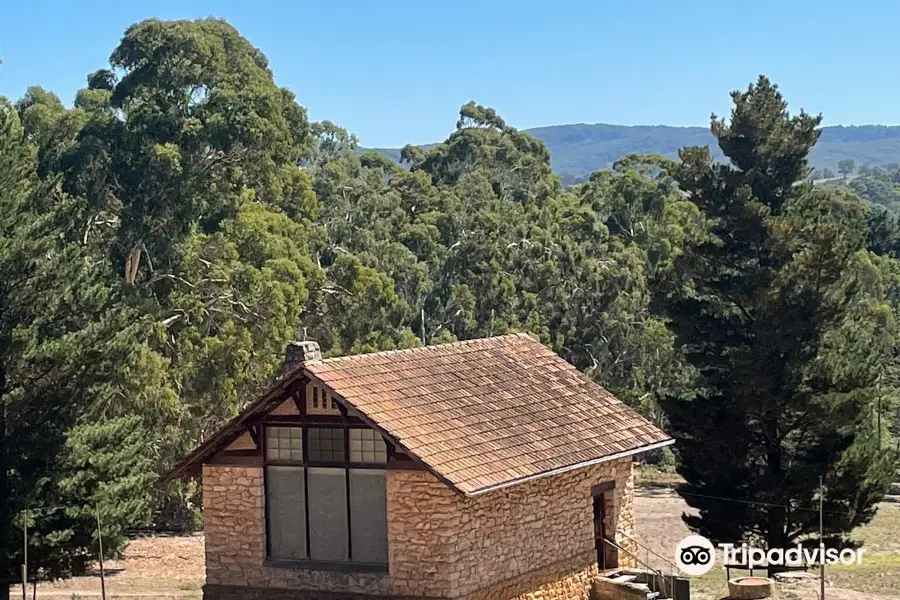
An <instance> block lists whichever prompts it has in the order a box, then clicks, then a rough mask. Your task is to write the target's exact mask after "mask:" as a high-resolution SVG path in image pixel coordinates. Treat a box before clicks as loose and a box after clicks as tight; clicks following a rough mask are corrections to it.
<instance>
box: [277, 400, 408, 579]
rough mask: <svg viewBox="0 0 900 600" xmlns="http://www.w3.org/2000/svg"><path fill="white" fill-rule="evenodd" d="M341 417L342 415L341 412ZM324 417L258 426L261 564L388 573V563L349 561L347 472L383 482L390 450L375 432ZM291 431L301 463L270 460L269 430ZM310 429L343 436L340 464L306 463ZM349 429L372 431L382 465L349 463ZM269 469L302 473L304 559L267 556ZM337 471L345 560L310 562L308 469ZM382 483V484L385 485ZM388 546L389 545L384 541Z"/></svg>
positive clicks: (350, 535) (343, 419)
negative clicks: (298, 439) (374, 473)
mask: <svg viewBox="0 0 900 600" xmlns="http://www.w3.org/2000/svg"><path fill="white" fill-rule="evenodd" d="M342 413H343V411H342ZM323 417H325V416H324V415H316V416H315V417H314V418H315V421H313V422H309V419H310V417H307V418H306V419H305V420H304V421H303V422H298V421H294V422H290V423H288V422H280V421H279V422H266V423H263V424H262V436H260V437H261V442H262V444H261V446H262V448H261V450H262V458H263V473H264V476H263V478H264V484H263V485H264V488H263V493H264V494H265V500H266V502H265V506H266V510H265V520H266V523H265V534H266V549H265V550H266V555H265V561H264V563H265V564H266V565H267V566H274V567H285V568H309V569H319V570H334V571H345V572H383V573H387V572H388V567H389V565H388V560H385V562H383V563H381V562H379V563H372V562H358V561H354V560H353V521H352V516H351V496H350V493H351V492H350V472H351V470H359V469H371V470H380V471H383V472H384V474H385V478H386V476H387V470H388V464H389V463H390V462H391V461H392V459H393V456H394V447H393V444H391V443H390V442H389V441H388V440H386V439H385V438H384V436H383V435H382V434H381V433H380V432H379V431H378V430H377V429H375V428H373V427H370V426H368V425H366V424H364V423H350V422H348V421H347V419H346V415H345V414H342V415H341V416H340V417H334V416H330V417H326V418H323ZM276 427H277V428H295V429H301V431H302V433H301V436H302V458H301V460H283V459H270V458H269V448H268V439H269V429H270V428H276ZM311 429H339V430H341V431H342V435H343V455H344V456H343V460H341V461H335V460H327V461H324V460H317V461H309V434H308V432H309V430H311ZM352 429H363V430H370V431H374V432H375V434H376V435H377V436H379V437H380V438H381V440H382V442H383V443H384V445H385V450H386V454H385V461H384V462H381V463H372V462H353V461H351V460H350V430H352ZM270 466H273V467H298V468H301V469H302V472H303V494H304V501H305V510H304V518H305V519H306V523H305V529H306V531H305V535H306V556H307V558H277V557H273V556H272V555H271V536H270V535H269V523H270V515H269V505H270V502H269V501H268V494H269V486H268V478H269V475H268V468H269V467H270ZM317 467H322V468H340V469H342V470H343V472H344V485H345V490H346V493H345V504H346V506H345V511H346V519H347V556H348V557H349V558H348V560H346V561H325V560H316V559H313V558H309V556H310V553H311V552H310V550H311V548H310V545H311V542H310V526H309V525H310V524H309V471H308V469H309V468H317ZM385 483H386V482H385ZM385 511H387V506H385ZM388 543H390V542H389V541H388Z"/></svg>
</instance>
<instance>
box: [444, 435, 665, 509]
mask: <svg viewBox="0 0 900 600" xmlns="http://www.w3.org/2000/svg"><path fill="white" fill-rule="evenodd" d="M674 443H675V440H674V439H672V438H669V439H667V440H663V441H661V442H654V443H653V444H648V445H646V446H640V447H638V448H634V449H632V450H625V451H623V452H616V453H615V454H609V455H607V456H601V457H600V458H594V459H591V460H586V461H583V462H580V463H575V464H574V465H568V466H565V467H559V468H557V469H551V470H549V471H544V472H542V473H537V474H535V475H529V476H527V477H520V478H519V479H513V480H512V481H505V482H503V483H498V484H496V485H491V486H488V487H485V488H480V489H477V490H475V491H472V492H464V493H465V495H466V496H469V497H474V496H481V495H483V494H487V493H489V492H495V491H497V490H502V489H505V488H508V487H512V486H514V485H519V484H520V483H525V482H527V481H534V480H535V479H543V478H544V477H551V476H553V475H559V474H560V473H567V472H569V471H574V470H576V469H581V468H583V467H590V466H593V465H599V464H600V463H605V462H609V461H611V460H616V459H619V458H625V457H627V456H634V455H636V454H642V453H644V452H649V451H650V450H656V449H658V448H665V447H666V446H671V445H672V444H674ZM454 487H455V486H454Z"/></svg>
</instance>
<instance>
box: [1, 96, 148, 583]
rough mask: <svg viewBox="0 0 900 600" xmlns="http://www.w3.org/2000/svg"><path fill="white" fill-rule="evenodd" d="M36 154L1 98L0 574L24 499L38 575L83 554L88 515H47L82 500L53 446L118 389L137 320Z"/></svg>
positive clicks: (13, 561)
mask: <svg viewBox="0 0 900 600" xmlns="http://www.w3.org/2000/svg"><path fill="white" fill-rule="evenodd" d="M37 165H38V162H37V160H36V156H35V152H34V149H33V148H32V147H31V146H30V145H29V144H28V142H27V141H26V139H25V132H24V130H23V128H22V126H21V123H20V121H19V119H18V116H17V114H16V112H15V111H14V110H13V109H12V106H10V105H9V104H8V103H7V102H6V101H5V100H0V172H2V173H3V174H4V176H3V177H0V580H3V579H5V578H7V577H9V576H11V575H12V574H13V572H14V569H15V568H16V566H17V565H18V564H19V563H18V560H19V557H20V553H21V549H22V544H21V537H20V531H21V526H22V525H23V522H22V519H23V518H24V515H25V511H28V514H30V515H33V516H34V515H36V516H42V515H53V516H52V517H48V518H47V519H41V520H40V523H37V522H35V523H34V524H32V530H33V531H34V532H35V533H36V536H35V539H36V543H38V544H39V545H43V546H44V550H45V551H44V552H43V554H42V557H41V558H38V559H36V561H35V562H34V563H33V564H36V565H38V566H41V567H43V568H44V569H45V570H46V574H47V575H50V576H56V575H61V574H65V573H66V570H67V568H68V559H69V557H71V556H72V554H73V553H77V552H80V551H85V552H87V553H88V556H90V549H89V548H84V547H82V546H80V545H79V544H78V543H73V542H72V540H73V538H78V539H86V538H88V537H90V536H91V535H93V534H91V533H90V531H91V530H90V529H89V528H88V524H87V523H86V522H84V521H81V522H78V523H75V522H72V521H71V520H70V519H67V522H66V523H65V524H63V525H58V524H57V523H56V522H55V519H56V517H58V516H59V515H63V514H64V515H66V516H67V517H68V511H70V510H78V507H79V506H81V507H84V506H85V503H86V502H89V501H90V499H89V498H86V497H84V496H79V497H78V498H73V499H71V502H70V501H69V500H66V499H64V498H62V497H61V495H60V494H61V491H62V490H63V489H64V488H65V485H66V482H67V481H70V480H71V478H74V477H79V476H82V475H83V473H86V472H82V471H81V467H79V466H76V465H73V464H72V463H69V462H67V461H66V460H64V459H63V460H60V457H65V456H67V454H68V453H69V452H70V451H72V450H73V449H74V447H73V446H70V445H69V444H70V442H71V441H72V440H74V439H75V438H74V436H75V435H76V434H75V431H76V430H77V428H78V420H79V417H80V415H81V414H83V413H84V412H85V411H87V410H89V409H90V408H91V407H92V406H95V405H101V404H103V403H106V402H109V401H110V400H111V399H112V398H114V397H115V394H116V391H117V390H116V388H115V382H114V381H113V380H112V379H111V378H110V377H109V374H110V373H115V372H116V371H117V369H118V368H119V365H120V364H121V358H122V357H123V356H127V355H128V353H129V352H130V350H131V348H132V347H133V345H134V343H135V341H136V340H137V339H138V337H137V336H138V334H139V330H140V325H141V324H142V322H144V321H143V319H142V318H141V317H140V315H137V314H135V313H133V312H132V311H131V310H129V309H128V308H127V307H126V306H125V304H124V302H123V296H122V295H121V294H120V293H119V292H118V291H117V286H116V285H115V283H111V281H110V279H109V273H108V271H107V270H106V269H105V265H104V264H103V263H102V262H99V261H97V260H95V259H93V258H92V257H91V256H90V255H89V253H87V252H86V251H85V249H84V248H83V247H82V246H79V245H75V244H66V243H65V242H64V240H65V238H66V236H67V233H68V228H69V227H70V226H71V224H70V223H68V222H67V221H66V219H65V216H66V215H67V214H68V210H69V208H70V206H71V204H72V202H71V201H70V199H69V198H68V197H66V196H65V195H64V194H62V193H61V192H60V191H59V190H58V188H56V187H54V186H53V184H52V181H51V182H42V181H39V180H38V178H37V177H36V170H37ZM130 466H132V464H129V463H127V462H124V461H123V462H122V463H121V468H122V469H128V468H129V467H130ZM134 466H137V467H138V468H141V465H140V464H139V463H134ZM99 476H101V477H105V476H106V474H104V473H100V474H99ZM120 483H121V482H112V483H111V485H113V486H118V485H120ZM124 485H125V486H126V487H127V483H126V484H124ZM134 492H135V490H133V489H132V490H131V492H130V493H134ZM73 503H74V504H73ZM119 516H120V515H118V514H115V515H112V516H111V517H110V521H109V523H108V524H109V527H110V531H111V532H115V531H121V527H122V526H123V525H124V524H126V523H133V522H135V517H134V515H129V518H128V519H124V520H123V519H120V518H119ZM112 542H113V544H114V545H115V544H116V540H115V536H113V540H112ZM0 584H2V585H4V586H5V583H0Z"/></svg>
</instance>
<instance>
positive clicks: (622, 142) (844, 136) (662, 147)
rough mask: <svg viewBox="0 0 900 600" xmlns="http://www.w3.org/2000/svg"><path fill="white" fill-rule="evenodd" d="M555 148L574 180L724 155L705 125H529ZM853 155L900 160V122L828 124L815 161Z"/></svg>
mask: <svg viewBox="0 0 900 600" xmlns="http://www.w3.org/2000/svg"><path fill="white" fill-rule="evenodd" d="M526 132H527V133H529V134H531V135H533V136H534V137H536V138H538V139H539V140H542V141H543V142H544V143H545V144H547V147H548V148H549V149H550V154H551V160H552V163H553V170H554V171H556V172H557V173H559V174H560V175H561V176H563V177H564V179H566V180H568V181H579V180H584V179H586V178H587V176H588V175H590V174H591V173H592V172H594V171H596V170H597V169H602V168H604V167H608V166H610V165H612V164H613V162H615V161H616V160H617V159H619V158H621V157H623V156H625V155H626V154H630V153H640V154H664V155H666V156H673V157H674V156H676V155H677V153H678V149H679V148H682V147H684V146H704V145H709V146H710V147H711V148H712V149H713V154H714V156H716V157H719V158H721V153H720V152H719V149H718V147H717V146H716V145H715V140H714V139H713V136H712V134H711V133H710V132H709V130H708V129H707V128H705V127H669V126H666V125H639V126H625V125H607V124H605V123H597V124H595V125H587V124H578V125H551V126H549V127H536V128H534V129H527V130H526ZM361 150H363V151H366V150H375V151H376V152H380V153H381V154H384V155H385V156H388V157H389V158H391V159H393V160H399V159H400V150H399V149H396V148H366V149H361ZM844 158H852V159H854V160H855V161H856V164H857V165H863V164H866V163H869V164H872V165H883V164H887V163H891V162H900V126H886V125H862V126H858V127H857V126H851V127H845V126H840V125H839V126H835V127H825V128H823V130H822V137H820V138H819V143H818V144H817V145H816V147H815V148H814V149H813V151H812V156H811V159H812V164H813V165H814V166H815V167H817V168H819V169H824V168H826V167H827V168H829V169H831V170H832V171H836V170H837V163H838V161H839V160H842V159H844Z"/></svg>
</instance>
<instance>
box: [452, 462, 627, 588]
mask: <svg viewBox="0 0 900 600" xmlns="http://www.w3.org/2000/svg"><path fill="white" fill-rule="evenodd" d="M613 480H614V481H615V482H616V487H615V490H614V491H611V492H609V493H608V496H609V497H611V498H612V503H613V505H614V509H613V510H612V511H607V531H609V532H613V531H615V532H616V533H615V539H616V543H617V544H619V545H620V546H622V547H623V548H624V549H626V550H629V551H632V552H633V551H634V542H632V541H630V540H629V539H628V537H632V538H633V537H634V536H635V532H634V506H633V502H632V500H633V498H632V492H633V488H634V477H633V473H632V463H631V459H630V458H625V459H621V460H617V461H611V462H608V463H600V464H598V465H594V466H592V467H587V468H584V469H576V470H573V471H569V472H567V473H562V474H559V475H555V476H552V477H546V478H541V479H535V480H533V481H529V482H526V483H522V484H518V485H514V486H511V487H509V488H506V489H503V490H499V491H496V492H490V493H487V494H485V495H483V496H475V497H474V498H461V500H460V502H461V503H462V505H463V507H462V522H461V524H460V528H459V530H458V536H457V542H456V556H455V559H454V561H453V565H452V574H451V583H452V584H453V585H452V587H451V590H452V592H453V593H454V595H456V596H465V595H467V594H470V593H472V592H474V591H475V590H479V589H482V588H485V587H488V586H490V585H492V584H495V583H496V582H497V581H498V580H509V579H514V578H516V577H520V576H524V575H526V574H528V573H532V572H534V571H538V570H540V569H543V568H546V567H547V565H553V564H556V563H560V562H562V561H569V560H572V559H575V558H577V557H585V556H587V557H592V558H591V562H592V563H593V564H594V565H595V568H596V550H595V547H594V513H593V498H592V496H591V488H592V487H593V486H594V485H596V484H599V483H604V482H608V481H613ZM626 536H628V537H626ZM623 554H624V555H623ZM631 560H632V559H630V557H629V556H628V555H627V554H626V553H620V556H619V564H620V565H622V566H629V565H630V564H631ZM581 566H582V567H587V566H588V565H586V564H583V565H581Z"/></svg>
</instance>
